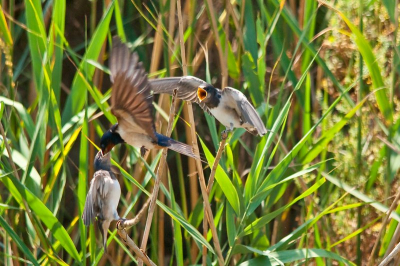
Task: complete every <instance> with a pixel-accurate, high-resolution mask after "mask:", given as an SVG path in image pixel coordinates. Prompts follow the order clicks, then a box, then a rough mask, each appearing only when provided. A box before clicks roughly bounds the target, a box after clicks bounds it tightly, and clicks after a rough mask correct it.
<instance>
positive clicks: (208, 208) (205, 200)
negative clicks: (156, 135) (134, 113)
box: [177, 0, 225, 265]
mask: <svg viewBox="0 0 400 266" xmlns="http://www.w3.org/2000/svg"><path fill="white" fill-rule="evenodd" d="M177 10H178V20H179V37H180V38H179V39H180V44H181V56H182V68H183V74H184V75H187V65H186V56H185V48H184V47H185V44H184V39H183V24H182V21H183V20H182V9H181V1H180V0H178V1H177ZM186 104H187V109H188V113H189V124H190V125H191V127H190V131H191V135H192V142H193V143H192V144H193V149H194V152H195V154H196V156H197V157H198V158H197V159H196V167H197V172H198V175H199V180H200V188H201V194H202V196H203V203H204V205H205V209H206V212H205V216H207V218H208V221H209V223H210V228H211V233H212V236H213V242H214V248H215V251H216V253H217V257H218V263H219V264H220V265H225V262H224V258H223V256H222V251H221V245H220V243H219V239H218V234H217V229H216V228H215V224H214V218H213V214H212V211H211V206H210V202H209V200H208V193H207V187H206V182H205V180H204V172H203V167H202V165H201V160H200V154H199V146H198V144H197V138H196V129H195V123H194V117H193V108H192V103H191V102H189V101H188V102H187V103H186Z"/></svg>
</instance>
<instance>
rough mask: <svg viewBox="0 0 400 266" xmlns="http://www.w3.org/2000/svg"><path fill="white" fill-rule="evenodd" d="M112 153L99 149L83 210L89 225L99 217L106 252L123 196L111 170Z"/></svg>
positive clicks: (86, 222) (85, 222) (84, 219)
mask: <svg viewBox="0 0 400 266" xmlns="http://www.w3.org/2000/svg"><path fill="white" fill-rule="evenodd" d="M110 154H111V153H107V154H105V155H104V156H103V153H102V152H101V151H99V152H98V153H97V154H96V157H95V159H94V170H95V173H94V176H93V179H92V181H91V182H90V189H89V192H88V194H87V196H86V202H85V208H84V210H83V215H82V219H83V223H84V224H85V225H86V226H89V225H90V223H92V222H93V220H94V218H95V217H97V222H98V225H99V229H100V232H101V235H102V237H103V247H104V252H107V232H108V228H109V227H110V223H111V222H112V221H114V220H119V219H120V217H119V215H118V213H117V206H118V202H119V198H120V196H121V187H120V185H119V183H118V180H117V178H116V177H115V175H114V173H113V172H112V171H111V160H110Z"/></svg>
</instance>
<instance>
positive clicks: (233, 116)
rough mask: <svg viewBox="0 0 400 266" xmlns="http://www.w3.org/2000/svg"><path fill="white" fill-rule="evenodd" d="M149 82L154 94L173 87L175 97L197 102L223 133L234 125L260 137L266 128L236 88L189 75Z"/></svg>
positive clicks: (170, 90)
mask: <svg viewBox="0 0 400 266" xmlns="http://www.w3.org/2000/svg"><path fill="white" fill-rule="evenodd" d="M149 82H150V85H151V87H152V89H153V93H154V94H160V93H166V94H171V95H172V94H173V93H174V91H175V90H176V91H177V93H176V97H177V98H179V99H182V100H185V101H191V102H195V103H197V104H199V105H200V107H201V108H203V110H204V111H207V112H208V113H210V114H212V115H213V116H214V117H215V118H216V119H217V120H218V121H219V122H220V123H221V124H223V125H224V126H225V127H226V130H224V131H223V132H222V133H223V134H226V133H228V132H230V131H232V130H233V129H234V128H238V127H241V128H244V129H246V130H247V131H248V132H250V133H251V134H253V135H260V136H263V135H265V134H266V133H267V131H268V130H267V129H266V128H265V125H264V123H263V121H262V120H261V118H260V116H259V115H258V113H257V111H256V110H255V109H254V107H253V105H252V104H251V103H250V102H249V101H248V100H247V98H246V96H245V95H244V94H243V93H242V92H240V91H238V90H237V89H234V88H231V87H225V88H224V89H222V90H220V89H217V88H215V87H214V86H212V85H211V84H208V83H207V82H205V81H204V80H201V79H199V78H196V77H192V76H183V77H171V78H160V79H152V80H149Z"/></svg>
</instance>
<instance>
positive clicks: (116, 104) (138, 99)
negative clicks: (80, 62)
mask: <svg viewBox="0 0 400 266" xmlns="http://www.w3.org/2000/svg"><path fill="white" fill-rule="evenodd" d="M110 57H111V58H110V71H111V81H112V82H113V83H114V84H113V89H112V95H111V112H112V113H113V115H115V116H116V117H117V119H118V121H120V120H124V121H127V122H129V123H130V124H131V125H130V128H131V129H133V130H135V129H137V130H138V131H139V132H142V131H143V130H144V131H145V132H146V133H147V134H148V135H149V136H150V137H151V138H153V139H154V140H156V136H155V126H154V120H153V108H154V107H153V95H152V94H151V87H150V84H149V82H148V80H147V73H146V72H145V70H144V68H143V65H142V62H139V59H138V56H137V54H136V53H131V52H130V51H129V49H128V47H127V46H126V45H125V44H122V43H121V41H120V40H119V39H118V38H116V37H114V38H113V47H112V50H111V56H110ZM127 116H128V117H127Z"/></svg>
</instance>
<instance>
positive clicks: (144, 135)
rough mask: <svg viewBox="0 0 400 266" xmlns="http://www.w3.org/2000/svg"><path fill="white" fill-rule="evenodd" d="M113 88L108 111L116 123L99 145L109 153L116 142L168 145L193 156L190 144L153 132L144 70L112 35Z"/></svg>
mask: <svg viewBox="0 0 400 266" xmlns="http://www.w3.org/2000/svg"><path fill="white" fill-rule="evenodd" d="M110 71H111V82H113V89H112V94H111V112H112V114H113V115H114V116H116V117H117V119H118V123H117V124H115V125H113V126H112V127H111V129H110V130H108V131H107V132H106V133H104V135H103V136H102V138H101V140H100V148H101V150H102V151H103V153H107V152H109V151H110V150H111V149H112V148H113V147H114V146H115V145H117V144H119V143H124V142H126V143H128V144H129V145H131V146H133V147H137V148H141V154H142V156H143V155H144V153H145V152H146V150H149V149H153V148H158V149H161V148H168V149H171V150H173V151H176V152H179V153H182V154H184V155H186V156H189V157H193V158H197V156H196V155H195V154H194V153H193V150H192V147H191V146H189V145H187V144H184V143H181V142H178V141H176V140H173V139H171V138H169V137H167V136H164V135H161V134H159V133H157V132H156V129H155V126H154V119H153V110H154V107H153V95H152V94H151V86H150V84H149V82H148V80H147V73H146V72H145V70H144V69H143V66H142V62H139V60H138V56H137V54H136V53H131V52H130V51H129V49H128V47H127V46H126V45H125V44H122V43H121V41H120V40H119V38H116V37H114V38H113V46H112V49H111V55H110Z"/></svg>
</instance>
